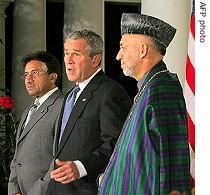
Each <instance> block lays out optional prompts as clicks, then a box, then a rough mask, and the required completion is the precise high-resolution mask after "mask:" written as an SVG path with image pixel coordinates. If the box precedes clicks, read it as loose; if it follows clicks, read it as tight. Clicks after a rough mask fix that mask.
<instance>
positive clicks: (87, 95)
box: [55, 71, 104, 156]
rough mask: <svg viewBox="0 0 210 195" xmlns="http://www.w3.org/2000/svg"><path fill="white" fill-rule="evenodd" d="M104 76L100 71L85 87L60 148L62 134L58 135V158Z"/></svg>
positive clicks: (73, 110) (72, 113) (73, 111)
mask: <svg viewBox="0 0 210 195" xmlns="http://www.w3.org/2000/svg"><path fill="white" fill-rule="evenodd" d="M103 75H104V73H103V71H100V72H99V73H98V74H97V75H96V76H95V77H94V78H93V79H92V80H91V81H90V82H89V83H88V85H87V86H86V87H85V89H84V90H83V91H82V93H81V94H80V96H79V98H78V100H77V102H76V104H75V105H74V108H73V109H72V112H71V115H70V117H69V120H68V122H67V124H66V128H65V131H64V133H63V136H62V138H61V142H60V145H59V146H58V140H59V136H60V133H57V138H56V143H57V144H56V145H57V146H56V147H55V148H57V149H56V150H57V151H56V156H57V155H58V154H59V153H60V151H61V150H62V148H63V146H64V145H65V143H66V141H67V140H68V138H69V136H70V135H71V132H72V131H73V128H74V125H75V123H76V122H77V120H78V118H79V116H80V115H81V113H82V111H83V109H84V108H85V106H86V104H87V103H88V102H89V101H90V99H91V98H92V91H94V90H95V89H96V88H97V87H98V85H99V83H100V81H101V79H102V77H103ZM63 105H65V104H63ZM62 112H63V109H62ZM62 115H63V114H62ZM62 115H60V120H59V126H58V127H59V128H60V127H61V119H62ZM59 131H60V130H59Z"/></svg>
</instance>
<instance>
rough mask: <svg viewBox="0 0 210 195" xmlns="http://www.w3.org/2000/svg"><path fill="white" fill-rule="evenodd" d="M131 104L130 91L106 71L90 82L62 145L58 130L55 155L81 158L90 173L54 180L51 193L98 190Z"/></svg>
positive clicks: (88, 194)
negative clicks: (68, 180)
mask: <svg viewBox="0 0 210 195" xmlns="http://www.w3.org/2000/svg"><path fill="white" fill-rule="evenodd" d="M67 96H68V94H67V95H66V97H67ZM64 102H65V101H64ZM63 105H65V103H64V104H63ZM130 106H131V101H130V98H129V96H128V94H127V92H125V90H124V89H123V88H122V87H121V86H120V85H119V84H118V83H117V82H115V81H113V80H111V79H110V78H108V77H107V76H105V74H104V73H103V71H100V72H99V73H98V74H97V75H96V76H95V77H94V78H93V79H92V80H91V81H90V82H89V83H88V85H87V86H86V88H85V89H84V90H83V91H82V93H81V94H80V96H79V98H78V100H77V102H76V104H75V106H74V108H73V110H72V112H71V115H70V117H69V120H68V122H67V125H66V128H65V131H64V134H63V136H62V139H61V143H60V145H59V146H58V139H59V133H58V135H57V138H56V145H57V146H58V147H55V148H56V149H55V159H57V158H58V159H60V160H64V161H66V160H71V161H74V160H80V161H81V162H82V163H83V165H84V167H85V169H86V171H87V176H85V177H83V178H80V179H79V180H77V181H74V182H72V183H69V184H60V183H58V182H56V181H55V180H51V181H50V183H49V186H48V193H47V194H48V195H61V194H62V195H67V194H68V195H69V194H72V195H94V194H97V185H96V178H97V176H98V175H99V174H100V173H102V172H103V171H104V168H105V166H106V164H107V163H108V160H109V158H110V156H111V154H112V151H113V148H114V145H115V143H116V140H117V138H118V135H119V133H120V131H121V128H122V125H123V122H124V120H125V118H126V116H127V114H128V111H129V110H130ZM63 110H64V108H62V111H61V115H60V120H59V125H58V129H59V130H60V126H61V119H62V115H63Z"/></svg>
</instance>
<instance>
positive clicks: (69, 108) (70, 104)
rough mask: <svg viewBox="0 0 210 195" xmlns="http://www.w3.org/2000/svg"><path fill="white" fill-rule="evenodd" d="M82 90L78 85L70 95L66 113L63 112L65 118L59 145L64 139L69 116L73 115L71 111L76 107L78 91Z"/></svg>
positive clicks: (67, 100)
mask: <svg viewBox="0 0 210 195" xmlns="http://www.w3.org/2000/svg"><path fill="white" fill-rule="evenodd" d="M79 90H80V88H79V86H78V85H77V86H76V87H75V88H74V89H73V90H72V91H71V93H70V94H69V95H68V97H67V99H66V103H65V107H64V112H63V118H62V124H61V132H60V137H59V143H60V140H61V138H62V135H63V132H64V129H65V127H66V124H67V122H68V119H69V116H70V114H71V111H72V109H73V107H74V103H75V99H76V95H77V93H78V91H79Z"/></svg>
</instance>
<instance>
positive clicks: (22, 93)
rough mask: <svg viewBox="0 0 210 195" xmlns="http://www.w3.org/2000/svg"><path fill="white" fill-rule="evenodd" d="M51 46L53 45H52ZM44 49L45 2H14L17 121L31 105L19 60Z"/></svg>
mask: <svg viewBox="0 0 210 195" xmlns="http://www.w3.org/2000/svg"><path fill="white" fill-rule="evenodd" d="M52 44H53V43H52ZM45 49H46V2H45V0H16V1H15V2H14V30H13V52H12V54H13V58H12V60H13V62H12V74H11V75H12V97H13V98H14V99H15V109H16V114H17V118H18V119H19V118H20V116H21V114H22V112H23V111H24V109H25V108H26V106H28V105H29V104H30V103H31V100H32V98H31V97H30V96H29V95H28V93H27V91H26V89H25V86H24V82H23V81H22V79H21V75H22V74H23V71H24V68H23V67H22V65H21V63H20V60H21V58H22V56H23V55H25V54H26V53H28V52H33V51H37V50H45Z"/></svg>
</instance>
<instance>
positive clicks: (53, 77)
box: [50, 73, 58, 83]
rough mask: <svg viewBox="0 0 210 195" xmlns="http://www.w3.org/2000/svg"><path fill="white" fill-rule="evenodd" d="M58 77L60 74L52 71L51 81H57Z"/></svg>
mask: <svg viewBox="0 0 210 195" xmlns="http://www.w3.org/2000/svg"><path fill="white" fill-rule="evenodd" d="M57 79H58V75H57V74H56V73H50V81H51V82H52V83H55V81H56V80H57Z"/></svg>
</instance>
